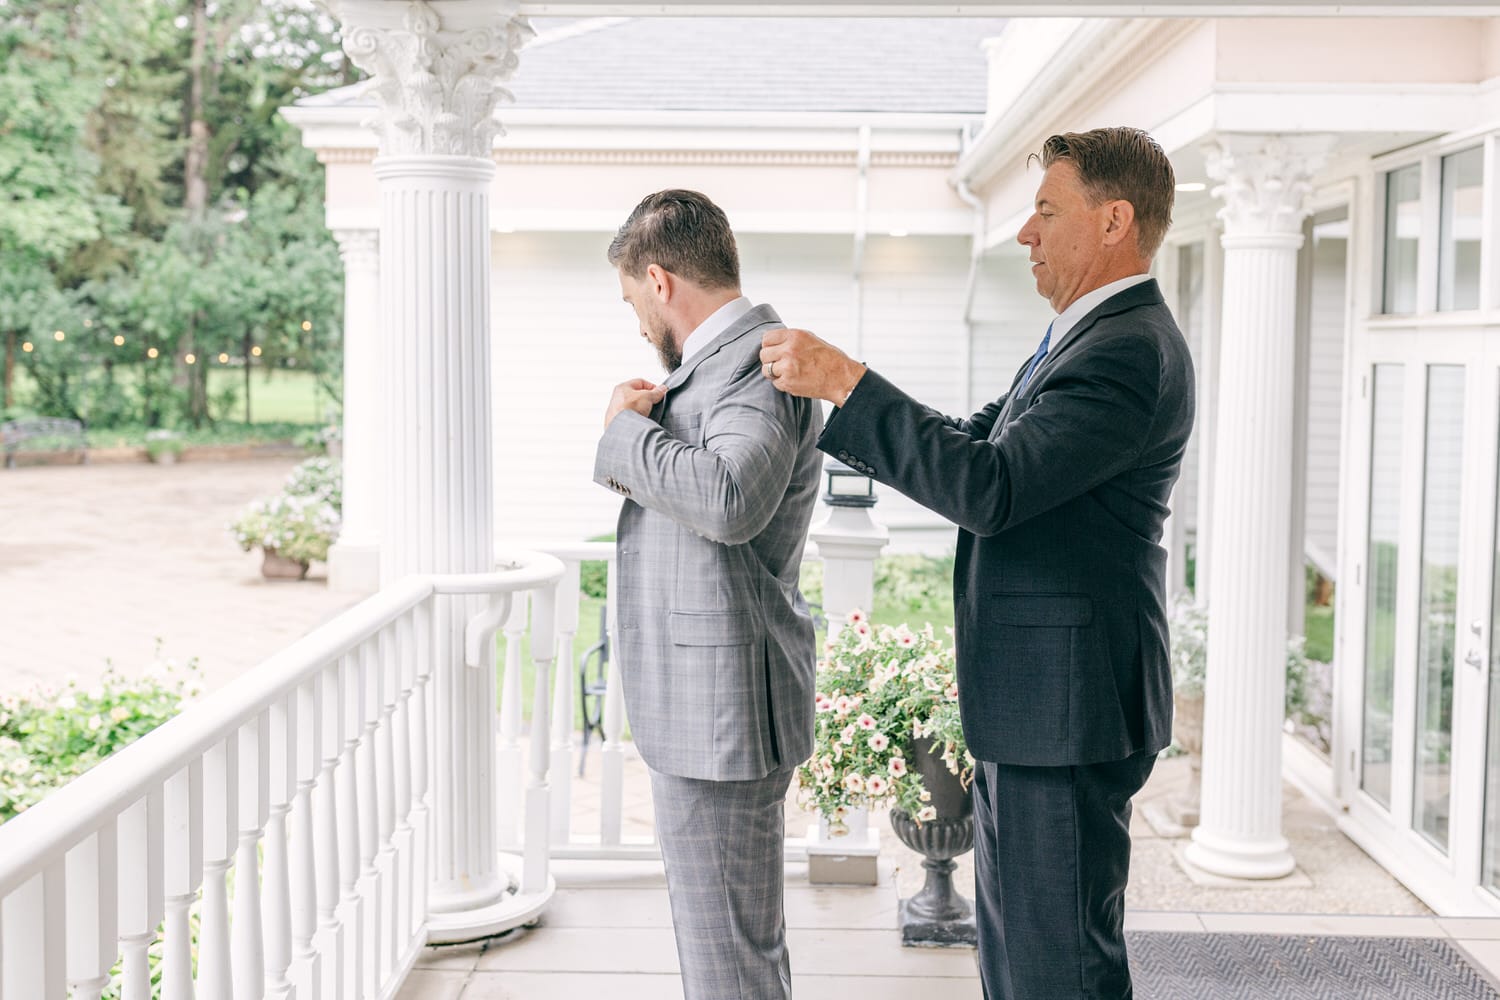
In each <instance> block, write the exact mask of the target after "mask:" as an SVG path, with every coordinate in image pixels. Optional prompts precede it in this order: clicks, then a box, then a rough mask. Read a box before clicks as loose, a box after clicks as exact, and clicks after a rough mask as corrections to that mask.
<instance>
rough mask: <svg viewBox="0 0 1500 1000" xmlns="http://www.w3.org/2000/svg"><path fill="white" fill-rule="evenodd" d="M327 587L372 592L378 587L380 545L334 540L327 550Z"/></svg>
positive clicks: (357, 592)
mask: <svg viewBox="0 0 1500 1000" xmlns="http://www.w3.org/2000/svg"><path fill="white" fill-rule="evenodd" d="M328 589H329V590H333V591H338V592H340V593H346V594H373V593H375V591H377V590H379V589H380V546H378V545H345V544H343V543H342V542H335V543H334V545H333V547H332V548H330V549H329V550H328Z"/></svg>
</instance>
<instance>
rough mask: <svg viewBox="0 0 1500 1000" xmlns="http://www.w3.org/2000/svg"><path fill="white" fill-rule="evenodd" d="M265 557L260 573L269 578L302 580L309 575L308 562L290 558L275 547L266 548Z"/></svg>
mask: <svg viewBox="0 0 1500 1000" xmlns="http://www.w3.org/2000/svg"><path fill="white" fill-rule="evenodd" d="M262 551H263V552H264V553H265V557H264V558H263V559H262V560H261V563H260V575H261V576H263V577H265V578H266V579H267V580H301V579H304V578H306V576H307V567H308V564H307V563H305V562H299V561H298V560H296V559H289V558H287V557H286V556H284V555H282V554H281V553H280V552H277V551H276V550H275V549H264V550H262Z"/></svg>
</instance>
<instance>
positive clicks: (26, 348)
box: [21, 340, 36, 354]
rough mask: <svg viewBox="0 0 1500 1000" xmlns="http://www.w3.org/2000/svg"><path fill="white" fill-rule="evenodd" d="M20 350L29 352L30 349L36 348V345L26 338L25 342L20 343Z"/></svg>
mask: <svg viewBox="0 0 1500 1000" xmlns="http://www.w3.org/2000/svg"><path fill="white" fill-rule="evenodd" d="M21 350H23V351H25V352H26V353H27V354H30V353H31V352H32V351H34V350H36V345H35V344H33V343H32V342H31V341H29V340H28V341H26V343H24V344H22V345H21Z"/></svg>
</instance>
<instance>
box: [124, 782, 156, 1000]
mask: <svg viewBox="0 0 1500 1000" xmlns="http://www.w3.org/2000/svg"><path fill="white" fill-rule="evenodd" d="M118 829H119V833H118V836H119V851H120V856H119V873H120V880H119V904H120V921H119V933H120V951H121V956H122V961H121V967H120V1000H151V966H150V962H149V960H148V958H147V949H148V948H150V946H151V942H152V941H154V940H156V928H157V927H158V926H159V925H160V924H161V922H162V918H163V917H164V916H165V915H166V904H165V902H164V901H163V899H162V889H163V880H164V878H165V874H164V872H163V869H162V850H163V832H162V792H161V791H160V790H156V791H153V792H152V793H151V794H150V795H148V796H146V797H145V798H143V799H140V800H139V801H137V802H135V803H133V804H132V805H130V806H129V807H127V808H126V809H125V811H124V812H122V813H121V814H120V820H119V828H118Z"/></svg>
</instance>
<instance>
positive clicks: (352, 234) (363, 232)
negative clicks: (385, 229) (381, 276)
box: [333, 229, 380, 270]
mask: <svg viewBox="0 0 1500 1000" xmlns="http://www.w3.org/2000/svg"><path fill="white" fill-rule="evenodd" d="M333 238H334V240H335V241H337V243H338V245H339V256H340V257H342V258H343V260H344V268H345V269H346V270H355V269H358V268H366V269H369V270H378V269H379V268H380V231H379V230H378V229H335V230H333Z"/></svg>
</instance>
